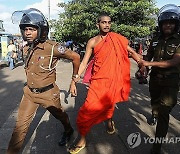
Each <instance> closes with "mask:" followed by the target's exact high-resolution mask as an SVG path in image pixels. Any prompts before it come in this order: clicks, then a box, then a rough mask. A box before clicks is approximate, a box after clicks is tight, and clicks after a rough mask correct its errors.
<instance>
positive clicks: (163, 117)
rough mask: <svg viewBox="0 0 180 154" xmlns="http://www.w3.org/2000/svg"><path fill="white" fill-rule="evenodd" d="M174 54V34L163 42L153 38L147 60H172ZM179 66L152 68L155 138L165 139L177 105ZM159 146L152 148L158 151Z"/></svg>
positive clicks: (177, 43) (178, 41)
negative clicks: (171, 114)
mask: <svg viewBox="0 0 180 154" xmlns="http://www.w3.org/2000/svg"><path fill="white" fill-rule="evenodd" d="M175 53H180V36H179V35H178V34H174V35H173V36H171V37H170V38H169V39H167V40H164V39H163V38H162V37H161V36H160V37H155V38H154V39H153V40H152V42H151V44H150V47H149V49H148V53H147V57H146V58H147V59H146V60H148V61H150V60H151V59H153V60H154V61H166V60H170V59H172V58H173V55H174V54H175ZM179 74H180V65H178V66H174V67H169V68H159V67H152V70H151V73H150V81H149V91H150V96H151V106H152V114H154V115H155V116H156V117H158V123H157V127H156V135H155V136H156V137H165V136H166V134H167V131H168V126H169V113H170V112H171V110H172V108H173V107H174V106H175V105H176V104H177V94H178V91H179V83H180V78H179ZM160 147H161V144H155V145H154V148H155V149H157V150H160Z"/></svg>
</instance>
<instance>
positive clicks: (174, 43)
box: [146, 34, 180, 74]
mask: <svg viewBox="0 0 180 154" xmlns="http://www.w3.org/2000/svg"><path fill="white" fill-rule="evenodd" d="M175 53H180V35H178V34H174V35H172V36H171V37H169V38H168V39H167V40H165V39H164V38H163V37H162V36H159V37H155V38H153V40H152V42H151V44H150V47H149V49H148V53H147V59H146V60H149V61H150V60H151V59H153V61H166V60H170V59H172V58H173V56H174V54H175ZM152 72H156V73H162V74H171V73H180V64H179V65H177V66H174V67H169V68H159V67H152Z"/></svg>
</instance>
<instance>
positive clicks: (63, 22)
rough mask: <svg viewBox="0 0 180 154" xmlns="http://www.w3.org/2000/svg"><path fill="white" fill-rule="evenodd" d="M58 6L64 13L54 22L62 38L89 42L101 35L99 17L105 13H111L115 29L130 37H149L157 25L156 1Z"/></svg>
mask: <svg viewBox="0 0 180 154" xmlns="http://www.w3.org/2000/svg"><path fill="white" fill-rule="evenodd" d="M58 6H59V7H63V8H64V12H63V13H61V14H59V19H58V20H56V21H52V24H51V26H52V27H53V28H54V29H55V38H56V39H57V40H58V41H60V40H61V41H67V40H70V39H72V40H74V41H76V42H79V43H83V42H87V40H88V39H89V38H91V37H93V36H95V35H97V34H98V29H97V27H96V19H97V17H98V15H99V14H100V13H102V12H107V13H108V14H110V16H111V18H112V21H113V23H112V30H113V31H115V32H119V33H121V34H123V35H124V36H126V37H128V38H129V39H130V38H131V39H133V38H135V37H144V36H147V35H149V34H150V33H152V29H153V28H154V27H155V19H154V18H152V15H153V14H155V13H156V12H157V8H155V4H154V0H72V1H70V2H68V3H59V4H58Z"/></svg>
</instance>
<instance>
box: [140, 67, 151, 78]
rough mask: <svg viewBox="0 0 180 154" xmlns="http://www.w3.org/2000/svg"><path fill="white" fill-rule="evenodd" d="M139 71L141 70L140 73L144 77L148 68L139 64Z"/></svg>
mask: <svg viewBox="0 0 180 154" xmlns="http://www.w3.org/2000/svg"><path fill="white" fill-rule="evenodd" d="M139 71H140V72H141V74H142V75H143V76H144V77H145V78H146V77H147V76H148V72H149V69H148V67H146V66H144V65H143V66H141V68H140V69H139Z"/></svg>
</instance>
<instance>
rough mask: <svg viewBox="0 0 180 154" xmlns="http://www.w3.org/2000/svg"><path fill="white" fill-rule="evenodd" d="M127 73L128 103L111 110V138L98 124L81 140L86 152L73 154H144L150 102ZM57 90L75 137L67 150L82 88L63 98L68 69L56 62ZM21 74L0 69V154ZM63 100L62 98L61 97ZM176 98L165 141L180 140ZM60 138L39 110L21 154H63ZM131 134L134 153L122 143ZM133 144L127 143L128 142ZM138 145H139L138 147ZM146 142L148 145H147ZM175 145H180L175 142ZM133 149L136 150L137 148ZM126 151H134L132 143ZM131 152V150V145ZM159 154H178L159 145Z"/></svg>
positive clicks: (19, 70) (174, 147)
mask: <svg viewBox="0 0 180 154" xmlns="http://www.w3.org/2000/svg"><path fill="white" fill-rule="evenodd" d="M131 64H132V69H131V76H132V77H131V83H132V89H131V95H130V98H129V102H125V103H119V104H117V107H116V109H115V113H114V121H115V126H116V133H115V134H114V135H108V134H107V133H106V130H105V129H106V128H105V126H104V123H100V124H98V125H96V126H94V127H93V128H92V129H91V132H90V133H89V134H88V135H87V146H86V148H85V149H83V150H82V151H81V152H80V153H79V154H149V153H150V149H151V146H152V145H151V144H149V143H147V144H146V143H145V140H144V137H145V138H147V137H154V132H155V127H154V126H153V127H151V126H149V125H148V124H147V123H146V118H147V117H149V116H150V113H151V110H150V102H149V101H150V98H149V92H148V85H139V84H138V81H137V80H136V79H134V73H135V71H136V70H137V68H136V65H135V64H134V62H132V63H131ZM57 72H58V73H57V84H58V86H59V87H60V89H61V103H62V106H63V107H64V109H65V110H66V112H67V113H68V115H69V117H70V121H71V123H72V126H73V128H74V129H75V133H74V134H73V138H72V139H71V141H70V143H69V144H72V143H73V141H74V140H75V138H76V137H77V129H76V116H77V112H78V110H79V108H80V106H81V105H82V104H83V102H84V99H85V97H86V93H87V88H86V86H85V85H83V84H81V83H78V84H77V88H78V96H77V97H75V98H74V97H70V96H68V95H67V94H68V92H67V91H68V89H69V84H70V80H71V72H72V65H71V63H68V62H62V61H60V62H59V64H58V67H57ZM24 82H25V73H24V69H23V66H18V67H17V68H15V69H14V70H10V69H9V68H8V67H3V68H2V69H0V87H1V88H0V104H1V105H0V154H5V151H6V149H7V146H8V142H9V140H10V137H11V134H12V131H13V127H14V124H15V117H16V116H17V108H18V104H19V102H20V100H21V97H22V88H23V83H24ZM67 96H68V97H67ZM179 111H180V97H178V104H177V105H176V107H175V108H174V109H173V111H172V114H171V117H170V127H169V133H168V137H172V136H177V137H180V116H179V114H180V112H179ZM62 132H63V127H62V125H61V123H60V122H59V121H57V120H56V119H55V118H54V117H53V116H52V115H50V114H49V112H48V111H46V110H45V109H43V108H41V107H40V108H39V109H38V111H37V114H36V116H35V117H34V120H33V122H32V124H31V126H30V129H29V132H28V134H27V137H26V139H25V142H24V147H23V149H22V151H21V153H22V154H67V153H68V152H67V150H66V149H67V148H66V147H59V146H58V144H57V143H58V140H59V138H60V136H61V133H62ZM131 133H136V134H137V136H138V137H139V138H137V139H138V142H136V144H137V147H134V148H130V147H129V144H128V143H127V137H128V136H129V135H130V134H131ZM132 141H133V140H132ZM140 142H141V143H140ZM151 142H152V140H151ZM179 142H180V141H179ZM138 144H139V145H138ZM132 145H134V144H133V143H132ZM134 146H136V145H134ZM163 151H164V152H165V154H179V151H180V147H179V144H177V143H176V144H175V143H174V144H173V143H171V144H165V145H164V146H163Z"/></svg>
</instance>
